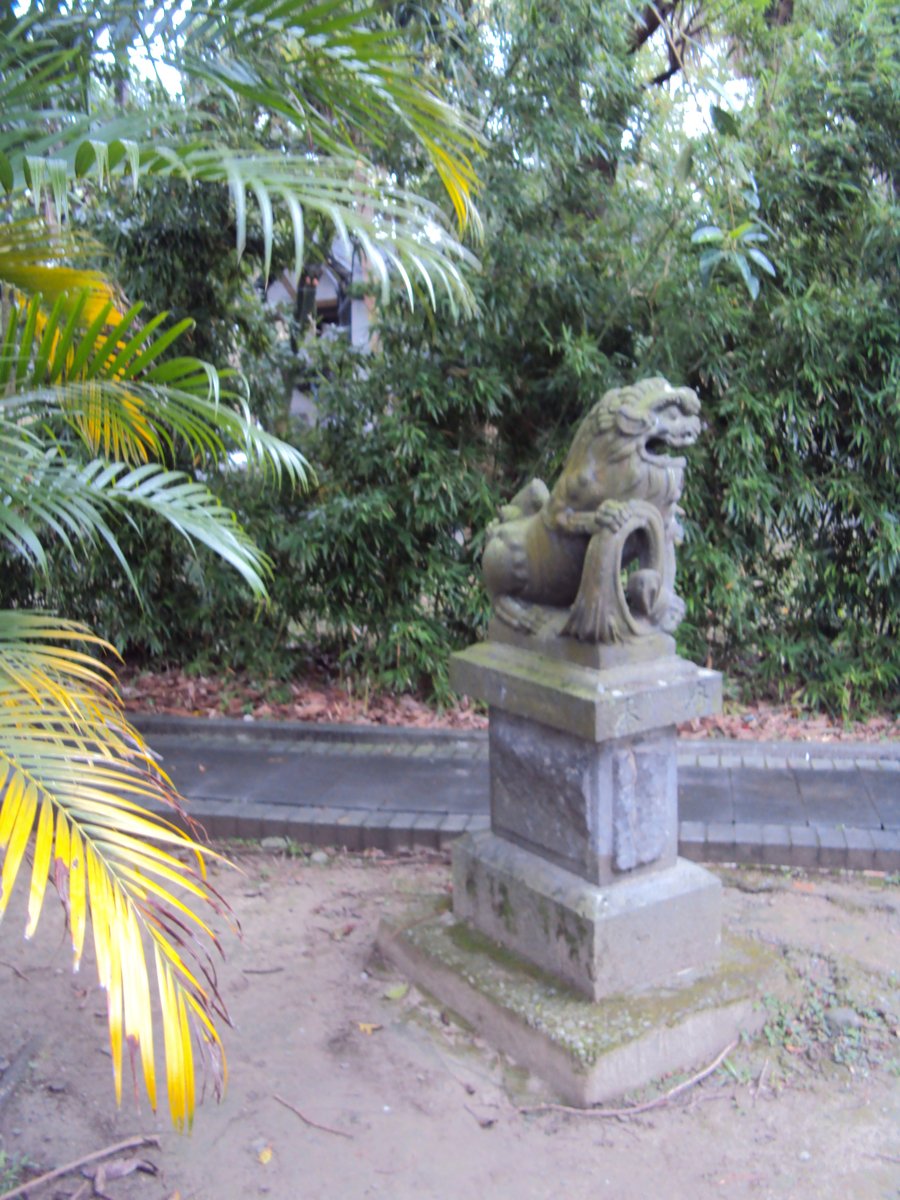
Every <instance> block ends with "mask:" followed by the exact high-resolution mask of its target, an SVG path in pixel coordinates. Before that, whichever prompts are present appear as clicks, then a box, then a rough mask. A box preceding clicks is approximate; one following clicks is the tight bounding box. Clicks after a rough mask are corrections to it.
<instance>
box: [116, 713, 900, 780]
mask: <svg viewBox="0 0 900 1200" xmlns="http://www.w3.org/2000/svg"><path fill="white" fill-rule="evenodd" d="M132 720H133V721H134V724H135V725H136V726H137V728H138V729H139V730H140V731H141V732H142V733H144V734H146V736H147V737H148V738H149V739H150V741H151V745H152V741H153V738H154V737H156V738H163V737H166V738H168V737H176V738H179V739H185V740H187V741H197V742H209V743H212V744H214V743H216V742H218V741H223V740H224V741H227V742H228V743H230V744H233V743H234V742H235V741H239V742H248V743H254V742H263V743H266V744H267V745H270V746H272V745H278V746H281V747H285V748H286V747H289V746H291V745H297V746H298V748H301V747H302V749H303V750H304V751H305V752H307V753H317V754H322V753H343V754H373V753H374V754H398V755H399V756H402V755H404V754H409V755H414V756H419V755H422V756H424V755H427V753H428V752H429V751H431V752H432V753H433V754H434V756H435V757H443V756H449V757H455V756H457V755H458V756H462V755H464V754H472V755H473V756H477V757H482V756H485V755H486V754H487V745H488V738H487V731H486V730H483V729H471V730H467V729H440V728H412V727H408V726H402V725H341V724H321V725H320V724H313V723H310V722H304V721H245V720H243V719H241V718H237V717H171V716H166V715H160V716H154V715H151V714H144V713H142V714H139V715H137V716H133V717H132ZM678 765H679V767H685V766H690V767H707V768H710V769H715V770H728V769H730V768H733V769H739V768H741V767H750V766H752V767H765V768H766V769H767V770H774V771H778V770H781V771H784V770H802V769H803V768H809V769H811V770H846V769H848V767H852V768H855V769H857V770H885V771H896V772H897V773H898V774H900V742H746V741H732V740H728V739H716V740H714V741H713V740H704V741H698V740H695V739H689V740H687V739H685V740H682V741H680V742H679V744H678ZM898 787H900V781H898Z"/></svg>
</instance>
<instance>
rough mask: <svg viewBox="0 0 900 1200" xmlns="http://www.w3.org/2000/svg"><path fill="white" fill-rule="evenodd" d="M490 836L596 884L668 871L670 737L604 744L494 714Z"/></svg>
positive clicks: (672, 825) (672, 816) (672, 834)
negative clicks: (628, 874) (640, 870)
mask: <svg viewBox="0 0 900 1200" xmlns="http://www.w3.org/2000/svg"><path fill="white" fill-rule="evenodd" d="M490 761H491V825H492V828H493V829H494V831H495V832H496V833H498V834H500V835H502V836H503V837H506V838H508V839H509V840H511V841H514V842H516V843H517V844H519V845H521V846H524V847H526V848H527V849H530V850H533V851H534V852H535V853H536V854H539V855H543V856H544V857H546V858H548V859H550V860H551V861H553V862H555V863H557V864H558V865H560V866H563V867H565V868H566V869H567V870H570V871H574V872H575V873H576V874H578V875H581V876H582V877H583V878H585V879H587V880H590V881H591V882H593V883H609V882H611V881H612V880H613V879H614V878H616V876H617V873H619V872H623V871H630V870H632V869H634V868H637V867H647V866H653V865H655V866H656V867H664V866H672V864H673V863H674V862H675V856H676V853H677V844H678V829H677V823H678V822H677V811H678V796H677V785H676V772H675V730H674V728H669V729H665V730H659V731H658V732H657V733H655V734H653V735H645V736H643V737H637V738H629V739H624V740H617V741H615V742H604V743H601V744H600V745H597V744H596V743H594V742H589V741H586V740H585V739H583V738H578V737H573V736H572V735H571V734H568V733H563V732H561V731H559V730H555V729H550V728H548V727H547V726H545V725H537V724H535V722H533V721H529V720H527V719H525V718H522V717H516V716H512V715H510V714H509V713H505V712H502V711H500V710H496V711H494V710H492V712H491V724H490Z"/></svg>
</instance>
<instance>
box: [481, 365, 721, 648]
mask: <svg viewBox="0 0 900 1200" xmlns="http://www.w3.org/2000/svg"><path fill="white" fill-rule="evenodd" d="M699 414H700V402H699V400H698V399H697V396H696V394H695V393H694V392H693V391H692V390H691V389H690V388H673V387H672V386H671V385H670V384H669V383H668V382H667V381H666V380H665V379H662V378H653V379H645V380H643V381H642V382H640V383H636V384H634V385H632V386H630V387H623V388H616V389H614V390H612V391H609V392H607V393H606V394H605V395H604V396H603V398H602V399H601V400H599V401H598V402H597V404H595V405H594V407H593V408H592V409H591V411H590V412H589V413H588V415H587V416H586V417H585V419H584V420H583V421H582V423H581V425H580V426H579V428H578V431H577V432H576V434H575V438H574V440H573V442H572V447H571V449H570V451H569V454H568V457H567V459H566V462H565V465H564V466H563V469H562V473H561V474H560V477H559V479H558V480H557V482H556V484H555V486H554V487H553V489H552V491H551V490H549V489H548V488H547V486H546V485H545V484H544V483H542V482H541V480H539V479H533V480H532V481H531V482H530V483H529V484H527V486H526V487H524V488H523V489H522V490H521V491H520V492H519V493H518V494H517V495H516V496H515V497H514V498H513V499H512V501H511V502H510V503H509V504H507V505H504V507H503V508H502V509H501V510H500V517H499V520H497V521H495V522H494V523H493V524H492V525H491V526H490V527H489V528H488V536H487V543H486V545H485V551H484V560H483V572H484V581H485V585H486V587H487V589H488V592H489V594H490V596H491V599H492V601H493V604H494V611H495V614H496V615H497V617H499V618H500V620H501V621H503V622H504V623H505V624H507V625H508V626H510V627H511V628H512V629H514V630H517V631H520V632H523V633H533V632H535V631H536V630H537V629H538V628H539V627H540V625H541V624H542V622H543V621H544V620H545V618H546V614H547V610H548V609H550V610H554V611H558V610H559V609H568V610H569V613H568V617H567V619H566V622H565V624H564V626H563V633H564V634H566V635H568V636H570V637H574V638H578V639H580V640H581V641H586V642H605V643H615V642H629V641H633V640H635V639H638V638H641V637H644V636H646V635H648V634H650V633H656V632H665V633H671V632H673V631H674V629H675V628H676V626H677V625H678V623H679V621H680V620H681V618H682V615H683V613H684V605H683V603H682V601H681V600H680V599H679V597H678V596H677V595H676V594H675V546H676V545H677V544H678V543H679V542H680V541H681V536H682V530H681V526H680V524H679V522H678V516H679V514H680V512H681V510H680V509H679V507H678V501H679V499H680V497H681V493H682V487H683V483H684V470H685V465H686V460H685V459H684V458H683V457H680V456H678V455H676V454H671V453H669V451H673V450H679V449H682V448H684V447H687V446H689V445H691V444H692V443H693V442H694V441H696V439H697V437H698V435H699V433H700V416H699Z"/></svg>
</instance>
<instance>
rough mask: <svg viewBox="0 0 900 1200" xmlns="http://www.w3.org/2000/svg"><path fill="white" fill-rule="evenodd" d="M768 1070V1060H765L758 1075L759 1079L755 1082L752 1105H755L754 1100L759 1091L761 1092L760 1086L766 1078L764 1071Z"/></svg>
mask: <svg viewBox="0 0 900 1200" xmlns="http://www.w3.org/2000/svg"><path fill="white" fill-rule="evenodd" d="M768 1069H769V1060H768V1059H766V1061H765V1062H764V1063H763V1065H762V1070H761V1071H760V1073H759V1079H757V1081H756V1088H755V1089H754V1091H753V1103H754V1104H755V1103H756V1099H757V1097H758V1096H759V1093H760V1091H761V1090H762V1085H763V1082H764V1080H765V1078H766V1071H768Z"/></svg>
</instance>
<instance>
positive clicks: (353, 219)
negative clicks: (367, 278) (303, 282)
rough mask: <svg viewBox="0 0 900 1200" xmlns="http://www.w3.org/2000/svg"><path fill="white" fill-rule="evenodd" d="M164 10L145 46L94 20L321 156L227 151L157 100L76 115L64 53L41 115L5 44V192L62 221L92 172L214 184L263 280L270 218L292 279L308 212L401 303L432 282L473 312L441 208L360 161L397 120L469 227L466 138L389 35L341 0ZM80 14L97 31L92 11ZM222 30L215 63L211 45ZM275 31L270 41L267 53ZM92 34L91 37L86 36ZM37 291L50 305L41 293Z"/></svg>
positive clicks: (194, 120)
mask: <svg viewBox="0 0 900 1200" xmlns="http://www.w3.org/2000/svg"><path fill="white" fill-rule="evenodd" d="M195 7H196V10H197V11H195ZM161 12H162V16H161V18H160V20H161V23H160V25H159V26H158V33H159V37H156V36H155V35H154V37H150V36H149V34H148V31H147V30H146V29H145V28H144V27H143V25H141V23H140V21H138V24H137V25H135V19H136V18H135V10H134V8H133V6H130V5H121V6H120V5H116V4H114V3H113V4H110V5H108V6H105V8H104V10H103V15H102V17H101V24H102V23H103V22H104V21H105V22H107V23H108V25H109V27H110V28H111V29H113V28H114V33H115V37H116V38H117V39H118V40H121V38H122V36H123V33H122V31H123V29H131V30H132V31H133V33H134V35H135V36H140V37H141V38H142V39H143V40H146V44H147V45H148V46H149V47H151V49H152V48H153V47H156V46H158V45H163V47H164V48H165V45H166V42H165V36H168V38H169V48H170V50H171V57H172V61H173V63H174V64H175V65H176V66H179V67H180V68H182V69H185V70H187V71H188V72H193V73H194V74H195V76H196V78H197V79H198V80H199V81H200V82H201V83H202V84H203V85H204V86H205V87H206V88H207V90H209V91H210V92H211V93H212V95H213V96H214V97H215V98H216V100H218V99H220V98H221V97H222V95H223V94H227V96H229V97H231V98H238V99H244V100H246V101H248V102H250V103H253V104H256V105H259V106H261V107H263V108H265V109H267V110H271V111H278V112H279V119H281V120H282V121H284V122H285V123H286V125H288V126H289V127H290V133H289V138H288V140H289V141H294V142H295V141H297V140H299V141H301V143H302V142H306V143H307V144H309V145H311V146H313V147H315V149H316V153H309V154H298V153H286V152H285V153H283V152H280V151H279V152H274V151H271V150H267V149H264V148H261V147H260V146H259V145H258V144H256V143H255V142H254V141H253V139H252V138H250V139H246V138H245V142H244V144H243V145H241V146H238V147H237V148H235V146H234V145H224V144H223V143H224V140H225V139H224V138H223V137H222V134H221V133H220V131H219V130H218V129H217V127H216V123H215V121H213V120H212V119H209V120H208V121H207V123H206V125H205V126H204V127H202V128H200V127H198V122H199V120H200V117H199V116H198V114H200V113H201V112H204V111H205V109H206V108H207V107H209V106H203V107H201V106H199V105H195V106H193V108H192V109H190V110H189V109H188V108H187V106H183V107H182V108H181V109H180V110H176V109H174V108H173V106H171V105H168V106H163V107H162V108H161V109H160V110H159V111H156V112H155V111H153V110H152V109H150V110H149V111H142V112H139V113H135V114H130V113H128V114H120V115H118V116H116V117H115V118H110V119H107V118H106V117H105V116H104V115H103V114H102V113H100V114H92V115H91V117H90V119H89V120H87V119H86V117H85V115H84V114H83V113H82V112H80V111H79V110H78V106H77V104H76V103H75V99H76V96H75V92H74V85H73V79H74V76H72V72H71V68H70V64H69V62H68V56H67V53H66V52H62V51H61V52H60V57H59V61H58V62H57V63H56V64H55V67H54V64H53V63H52V62H50V61H49V60H48V61H47V62H44V63H43V66H42V69H43V70H45V71H47V72H49V73H50V74H51V75H53V78H54V81H55V84H56V86H57V87H58V88H60V89H61V93H62V95H63V96H65V97H67V101H68V102H67V103H66V104H63V105H62V106H61V108H60V110H59V112H58V113H56V114H55V115H51V114H49V113H48V111H47V110H46V109H42V107H41V103H40V102H39V101H38V100H37V99H36V98H35V96H34V89H33V87H32V83H31V80H30V79H29V78H28V75H27V71H23V69H22V67H21V64H20V61H19V60H20V57H21V52H22V51H21V46H20V45H19V44H17V43H10V42H9V41H8V40H5V39H4V38H3V37H0V80H6V81H7V97H8V100H9V102H10V107H9V108H8V109H7V110H3V117H2V119H0V181H4V182H5V185H6V187H7V190H22V189H23V188H24V187H25V186H26V185H28V186H29V187H30V188H31V192H32V195H33V196H34V199H35V203H36V204H37V203H38V202H39V200H40V196H41V194H42V192H43V191H45V190H46V191H48V192H49V193H50V194H51V196H52V198H53V199H54V201H55V204H56V207H57V209H58V210H59V211H61V212H64V211H65V207H66V203H67V195H68V188H69V187H70V186H71V184H72V183H73V181H74V180H75V179H76V178H78V177H79V176H83V175H86V174H88V173H90V172H94V171H96V173H97V176H98V179H99V181H100V182H101V184H103V183H104V182H106V181H108V180H109V179H110V178H112V177H113V176H116V175H124V174H125V173H126V172H128V173H130V175H131V177H132V179H133V180H134V181H135V182H137V178H138V176H139V175H141V174H154V175H164V176H165V175H176V176H179V177H183V178H185V179H190V180H199V181H206V182H218V183H224V184H227V185H228V186H229V188H230V189H231V192H232V196H233V198H234V204H235V211H236V216H237V228H238V234H237V244H238V249H239V251H240V250H241V249H242V248H243V243H244V237H245V228H246V212H247V205H248V200H249V199H250V198H251V197H252V199H253V201H254V202H255V204H256V207H257V209H258V212H259V218H260V222H261V226H262V231H263V240H264V253H265V259H266V268H267V269H268V265H269V260H270V257H271V253H272V245H273V224H274V218H275V212H276V211H277V210H279V209H280V210H282V211H283V212H284V213H285V214H286V215H287V216H288V218H289V219H290V222H291V224H292V227H293V230H294V243H295V269H296V270H297V271H298V272H299V270H300V269H301V266H302V260H303V242H304V218H303V213H304V210H306V211H309V212H313V213H316V214H319V215H321V216H322V217H324V218H325V219H326V220H328V221H329V222H331V223H332V224H333V226H334V227H335V229H336V230H337V232H338V234H339V236H342V237H347V236H348V235H349V236H354V237H357V238H358V239H359V240H360V242H361V244H362V246H363V248H364V250H365V252H366V254H367V255H368V256H369V257H370V260H371V263H372V267H373V270H374V272H375V273H376V274H377V275H378V277H379V278H380V279H381V282H382V285H383V287H384V288H385V289H386V288H387V287H388V284H389V280H390V278H391V276H392V275H396V276H398V277H399V278H400V280H401V281H402V283H403V287H404V289H405V291H406V294H407V298H408V299H409V301H410V302H412V301H413V298H414V295H415V292H416V290H417V288H415V287H414V286H413V285H412V282H411V280H414V279H416V278H417V277H419V276H421V277H422V286H423V288H424V290H425V292H426V293H427V294H428V295H429V297H433V296H434V294H435V284H437V287H438V289H439V290H440V291H442V292H443V293H445V294H446V296H447V297H448V299H449V301H450V304H451V307H452V308H453V309H454V310H457V309H460V310H462V311H464V312H467V313H468V312H471V311H472V304H473V298H472V295H471V291H470V289H469V287H468V284H467V283H466V280H465V277H464V275H463V274H462V270H461V268H463V267H465V266H467V265H468V266H475V265H477V264H476V260H475V259H474V257H473V255H472V254H471V253H470V252H469V251H468V250H467V249H466V248H465V247H464V246H463V245H462V243H461V242H460V240H459V238H458V237H457V236H456V235H454V233H453V232H452V231H451V230H450V229H449V227H448V225H447V222H446V219H445V218H444V215H443V213H442V212H441V210H440V209H439V208H438V207H437V206H436V205H434V204H431V203H429V202H428V201H426V200H425V199H423V198H422V197H421V196H420V195H418V194H417V193H416V192H415V191H413V190H412V189H409V188H404V187H403V186H402V185H401V184H400V183H399V182H398V181H397V180H396V179H394V178H393V177H391V176H389V175H387V174H386V173H385V172H384V171H379V170H378V169H377V167H376V166H374V165H373V164H372V163H371V162H368V161H367V160H366V159H365V157H364V155H363V154H362V153H361V152H360V150H359V146H358V135H359V134H360V133H361V134H362V136H363V137H364V138H365V139H366V140H367V141H368V142H369V143H370V144H371V145H373V146H374V147H376V149H377V147H378V145H379V143H380V142H381V141H382V140H383V133H382V131H383V130H384V129H385V128H386V127H387V124H388V122H389V120H394V121H399V122H400V123H401V124H403V125H405V126H406V128H407V130H408V131H409V134H410V137H411V138H412V139H413V140H414V141H415V142H416V143H418V145H420V146H421V147H422V149H423V150H424V151H425V153H426V155H428V156H429V158H430V159H431V161H432V163H433V166H434V169H435V170H436V172H437V173H438V175H439V176H440V178H441V180H442V181H443V183H444V186H445V188H446V189H447V191H448V193H449V195H450V197H451V200H452V203H453V206H454V209H455V211H456V213H457V217H458V220H459V223H460V226H464V225H465V224H466V223H469V224H471V225H473V226H475V227H476V228H477V227H478V215H477V210H476V209H475V207H474V203H473V196H474V191H475V186H476V177H475V172H474V168H473V166H472V162H471V155H472V154H473V153H474V152H475V150H476V149H477V146H478V143H477V138H476V137H475V134H474V133H473V130H472V127H471V125H470V124H469V123H468V122H466V121H465V120H464V119H462V118H460V117H458V116H457V114H455V113H454V110H453V109H452V108H451V107H450V106H448V105H446V104H445V103H444V102H443V101H442V100H440V98H439V97H438V96H437V94H436V92H435V91H434V90H433V88H432V87H431V86H430V84H429V82H428V79H427V75H426V73H425V72H424V70H423V68H422V64H421V63H413V62H411V61H410V59H409V57H408V54H407V52H406V51H405V50H404V49H403V48H402V46H401V44H400V42H399V41H398V40H397V39H396V37H394V36H393V35H391V34H389V33H388V32H387V31H385V30H384V29H379V28H371V27H367V26H366V25H364V24H363V23H362V22H363V20H364V19H367V20H369V21H370V23H371V21H374V20H375V14H373V13H372V12H369V13H358V12H357V11H356V10H355V9H354V7H353V5H352V4H349V3H347V2H346V0H324V2H323V3H319V4H309V3H302V2H300V0H292V2H291V3H284V4H273V3H259V2H257V0H248V2H246V3H244V2H243V0H240V2H238V0H231V2H230V3H226V4H224V5H221V6H220V5H211V4H208V5H205V6H204V5H202V4H201V5H198V6H191V8H189V9H185V8H183V7H182V6H180V5H177V4H176V5H175V6H174V7H172V8H170V9H169V10H168V12H166V11H165V10H161ZM176 17H177V21H176ZM70 18H71V20H70ZM90 19H91V21H94V23H95V24H96V18H95V17H94V15H93V14H91V17H90ZM87 20H88V17H87V15H85V14H78V13H72V14H66V22H67V29H68V36H69V39H71V36H72V25H73V23H74V25H76V26H77V24H78V23H79V22H80V21H81V22H86V21H87ZM168 23H174V24H176V25H177V28H178V32H177V33H176V32H173V29H171V28H169V24H168ZM51 24H52V22H51ZM49 27H50V26H49V25H48V26H47V28H49ZM86 28H87V26H86ZM220 33H221V34H222V35H223V39H222V40H223V44H224V45H226V46H227V50H226V52H225V53H224V54H223V53H218V54H217V53H214V52H213V49H212V47H213V46H214V45H215V44H216V40H217V39H218V37H219V34H220ZM273 33H274V35H275V36H276V37H278V38H280V39H281V42H280V44H279V49H278V51H277V52H276V53H273V52H272V35H273ZM97 34H98V30H97V29H96V28H93V27H92V28H91V29H90V39H93V38H95V37H96V36H97ZM225 34H227V37H226V36H225ZM161 39H162V40H161ZM42 45H44V46H46V47H47V48H46V49H44V50H43V51H42V54H43V56H44V57H46V56H47V55H52V51H51V49H50V48H49V46H47V42H46V40H45V42H44V43H42ZM154 53H158V51H155V50H154ZM165 53H168V51H165V49H164V54H163V57H165ZM41 61H42V62H43V58H42V60H41ZM266 62H267V63H268V68H267V70H268V73H264V63H266ZM54 70H55V72H56V73H55V75H54V74H53V71H54ZM43 103H46V97H44V98H43ZM17 105H18V107H17ZM29 105H30V106H31V107H29ZM23 106H24V107H23ZM213 107H214V106H213ZM39 134H40V136H38V135H39ZM32 135H33V136H32ZM32 290H35V287H32ZM40 290H41V291H43V292H44V293H45V294H49V284H47V285H46V286H43V285H42V286H41V287H40Z"/></svg>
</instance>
